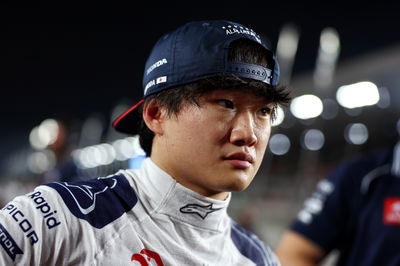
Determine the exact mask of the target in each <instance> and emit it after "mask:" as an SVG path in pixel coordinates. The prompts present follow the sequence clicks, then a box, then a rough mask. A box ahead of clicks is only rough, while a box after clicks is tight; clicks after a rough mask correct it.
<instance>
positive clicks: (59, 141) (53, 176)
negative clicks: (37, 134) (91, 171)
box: [41, 118, 84, 183]
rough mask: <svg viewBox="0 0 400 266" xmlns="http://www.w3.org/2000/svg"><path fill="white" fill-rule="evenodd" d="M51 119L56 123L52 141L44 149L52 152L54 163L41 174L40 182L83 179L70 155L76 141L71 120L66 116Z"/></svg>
mask: <svg viewBox="0 0 400 266" xmlns="http://www.w3.org/2000/svg"><path fill="white" fill-rule="evenodd" d="M52 120H53V121H54V122H55V123H56V125H57V126H56V127H55V130H54V141H53V142H52V143H50V144H49V145H48V146H47V147H46V149H48V150H49V151H51V152H52V154H54V158H55V165H54V167H51V168H50V169H49V170H47V171H45V172H44V173H43V174H42V180H41V183H49V182H53V181H63V182H64V181H80V180H83V179H84V175H83V173H82V171H81V170H80V169H79V167H78V166H77V164H76V163H75V161H74V159H73V158H72V156H71V152H72V151H73V149H74V148H76V144H75V143H76V142H77V139H76V136H75V135H74V132H73V125H72V122H71V121H70V119H67V118H56V119H52Z"/></svg>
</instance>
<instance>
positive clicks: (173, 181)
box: [0, 20, 290, 266]
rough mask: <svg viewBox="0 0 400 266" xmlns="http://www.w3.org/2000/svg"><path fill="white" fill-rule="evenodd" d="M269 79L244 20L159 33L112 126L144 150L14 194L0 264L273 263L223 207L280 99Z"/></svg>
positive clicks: (263, 143) (1, 223)
mask: <svg viewBox="0 0 400 266" xmlns="http://www.w3.org/2000/svg"><path fill="white" fill-rule="evenodd" d="M278 80H279V68H278V62H277V61H276V59H275V56H274V54H273V52H272V50H271V48H270V46H269V45H268V44H267V43H266V42H265V40H264V39H263V38H261V36H260V35H258V34H257V33H256V32H255V31H253V30H252V29H250V28H248V27H246V26H244V25H241V24H238V23H235V22H230V21H224V20H216V21H196V22H190V23H187V24H185V25H182V26H181V27H179V28H177V29H176V30H174V31H172V32H169V33H167V34H165V35H164V36H162V37H161V38H160V39H159V41H158V42H157V43H156V44H155V46H154V47H153V49H152V51H151V53H150V56H149V58H148V60H147V62H146V65H145V70H144V77H143V88H144V99H143V100H142V101H140V102H139V103H138V104H136V105H134V106H133V107H131V108H130V109H129V110H127V111H126V112H125V113H123V114H122V115H121V116H119V117H118V118H117V119H116V120H115V121H114V123H113V127H114V128H115V129H116V130H118V131H121V132H124V133H128V134H137V133H139V135H140V143H141V146H142V148H143V149H144V150H145V152H146V154H147V156H148V158H146V159H145V160H144V161H143V163H142V166H141V167H140V169H128V170H121V171H119V172H117V173H116V174H114V175H110V176H107V177H99V178H95V179H91V180H87V181H83V182H53V183H50V184H47V185H42V186H39V187H38V188H36V189H35V191H33V192H32V193H29V194H27V195H24V196H20V197H17V198H15V199H14V200H13V201H11V202H10V203H9V204H7V205H6V206H5V207H4V208H3V209H2V210H1V212H0V230H1V231H0V234H2V236H3V237H2V238H1V240H0V241H1V245H2V247H1V248H0V264H2V265H3V264H4V265H12V264H18V265H89V264H90V265H92V264H96V265H128V264H131V263H134V264H140V265H142V266H144V265H149V264H151V265H271V266H272V265H279V262H278V260H277V258H276V256H275V254H274V253H273V252H272V251H271V249H270V248H269V247H268V246H267V245H265V244H264V243H263V242H262V241H261V240H260V239H259V238H258V237H257V236H256V235H254V234H253V233H251V232H249V231H247V230H245V229H244V228H243V227H241V226H240V225H239V224H237V223H236V222H235V221H233V220H232V219H231V218H230V217H229V216H228V214H227V208H228V205H229V202H230V200H231V195H232V194H231V192H232V191H242V190H244V189H246V188H247V187H248V186H249V185H250V183H251V181H252V180H253V178H254V176H255V175H256V173H257V171H258V169H259V167H260V164H261V162H262V160H263V156H264V153H265V151H266V147H267V144H268V141H269V136H270V132H271V122H272V120H273V118H274V116H275V111H276V108H277V107H278V105H280V104H287V103H288V102H289V100H290V97H289V93H288V90H287V88H286V87H284V86H280V85H278ZM139 107H140V108H139Z"/></svg>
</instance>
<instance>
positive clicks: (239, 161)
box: [225, 152, 254, 169]
mask: <svg viewBox="0 0 400 266" xmlns="http://www.w3.org/2000/svg"><path fill="white" fill-rule="evenodd" d="M225 160H226V161H228V162H230V163H231V164H232V165H233V166H234V167H236V168H242V169H246V168H249V167H250V166H251V164H252V163H253V161H254V159H253V156H251V155H250V154H248V153H247V152H236V153H233V154H231V155H228V156H227V157H225Z"/></svg>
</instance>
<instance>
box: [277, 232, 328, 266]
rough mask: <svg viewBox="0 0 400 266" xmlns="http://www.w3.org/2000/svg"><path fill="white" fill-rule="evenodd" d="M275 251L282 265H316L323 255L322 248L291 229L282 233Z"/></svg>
mask: <svg viewBox="0 0 400 266" xmlns="http://www.w3.org/2000/svg"><path fill="white" fill-rule="evenodd" d="M275 253H276V255H277V256H278V258H279V260H280V261H281V264H282V266H311V265H318V263H319V262H320V261H321V260H322V259H323V258H324V256H325V252H324V251H323V249H321V248H320V247H319V246H317V245H316V244H314V243H313V242H311V241H310V240H308V239H307V238H305V237H304V236H302V235H300V234H298V233H295V232H293V231H287V232H286V233H284V234H283V237H282V239H281V240H280V242H279V243H278V246H277V247H276V250H275Z"/></svg>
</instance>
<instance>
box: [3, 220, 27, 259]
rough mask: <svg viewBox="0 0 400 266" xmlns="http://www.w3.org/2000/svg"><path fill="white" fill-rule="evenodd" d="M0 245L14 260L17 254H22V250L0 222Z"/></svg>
mask: <svg viewBox="0 0 400 266" xmlns="http://www.w3.org/2000/svg"><path fill="white" fill-rule="evenodd" d="M0 245H1V246H2V247H3V248H4V250H5V251H6V253H7V254H8V256H10V258H11V259H12V261H15V258H16V256H17V255H18V254H24V252H22V250H21V249H20V248H19V247H18V245H17V243H15V241H14V239H13V238H12V236H11V235H10V234H9V233H8V231H7V230H6V229H5V228H4V227H3V225H1V224H0Z"/></svg>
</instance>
